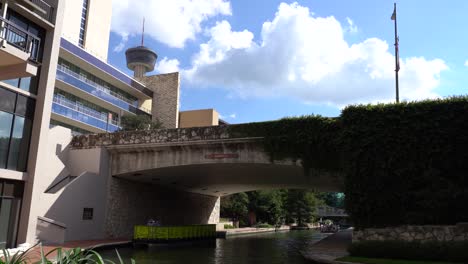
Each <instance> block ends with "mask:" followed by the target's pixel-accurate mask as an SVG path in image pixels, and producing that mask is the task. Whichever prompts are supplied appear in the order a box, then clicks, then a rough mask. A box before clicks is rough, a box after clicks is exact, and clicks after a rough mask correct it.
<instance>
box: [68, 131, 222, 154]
mask: <svg viewBox="0 0 468 264" xmlns="http://www.w3.org/2000/svg"><path fill="white" fill-rule="evenodd" d="M228 138H231V136H230V135H229V133H228V126H210V127H194V128H179V129H157V130H141V131H126V132H115V133H103V134H89V135H81V136H75V137H73V140H72V142H71V146H72V148H75V149H79V148H94V147H101V146H107V145H125V144H148V143H169V142H184V141H197V140H215V139H228Z"/></svg>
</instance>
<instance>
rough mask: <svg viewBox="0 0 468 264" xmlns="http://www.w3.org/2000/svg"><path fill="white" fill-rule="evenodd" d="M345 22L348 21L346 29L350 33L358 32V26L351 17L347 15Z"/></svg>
mask: <svg viewBox="0 0 468 264" xmlns="http://www.w3.org/2000/svg"><path fill="white" fill-rule="evenodd" d="M346 22H348V31H349V32H350V33H357V32H358V27H357V26H356V25H354V21H353V20H352V19H351V18H349V17H347V18H346Z"/></svg>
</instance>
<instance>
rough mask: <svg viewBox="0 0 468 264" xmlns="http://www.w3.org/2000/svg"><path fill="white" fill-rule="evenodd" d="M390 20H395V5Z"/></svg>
mask: <svg viewBox="0 0 468 264" xmlns="http://www.w3.org/2000/svg"><path fill="white" fill-rule="evenodd" d="M391 19H392V20H396V4H395V8H394V9H393V14H392V17H391Z"/></svg>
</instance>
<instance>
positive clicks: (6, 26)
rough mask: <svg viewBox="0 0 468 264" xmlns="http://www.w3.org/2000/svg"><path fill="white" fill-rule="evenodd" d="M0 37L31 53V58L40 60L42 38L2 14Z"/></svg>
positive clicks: (36, 60)
mask: <svg viewBox="0 0 468 264" xmlns="http://www.w3.org/2000/svg"><path fill="white" fill-rule="evenodd" d="M0 38H2V39H5V40H6V41H7V42H8V43H9V44H10V45H12V46H15V47H16V48H18V49H20V50H22V51H24V52H26V53H28V54H30V57H29V59H30V60H32V61H34V62H39V46H40V45H41V40H40V39H39V38H38V37H36V36H34V35H32V34H30V33H29V32H27V31H26V30H24V29H22V28H21V27H19V26H17V25H15V24H14V23H12V22H10V21H9V20H7V19H5V18H3V17H1V16H0Z"/></svg>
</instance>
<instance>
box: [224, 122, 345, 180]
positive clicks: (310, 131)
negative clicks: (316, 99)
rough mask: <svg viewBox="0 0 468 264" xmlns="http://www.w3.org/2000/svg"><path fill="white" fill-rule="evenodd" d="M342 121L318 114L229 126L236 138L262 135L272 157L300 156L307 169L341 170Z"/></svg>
mask: <svg viewBox="0 0 468 264" xmlns="http://www.w3.org/2000/svg"><path fill="white" fill-rule="evenodd" d="M339 129H340V122H339V121H338V120H337V119H334V118H327V117H322V116H317V115H311V116H302V117H294V118H283V119H280V120H277V121H270V122H259V123H249V124H239V125H231V126H229V133H230V134H231V135H232V136H233V137H243V136H248V137H263V138H264V147H265V150H266V151H267V152H268V153H269V154H270V157H271V159H272V160H282V159H285V158H292V159H300V160H301V161H302V165H303V167H304V169H305V170H306V171H308V170H309V169H310V168H315V169H329V170H339V169H340V162H339V161H340V157H339V156H340V152H339V149H340V147H339V141H338V139H339V137H338V135H339V131H340V130H339Z"/></svg>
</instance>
